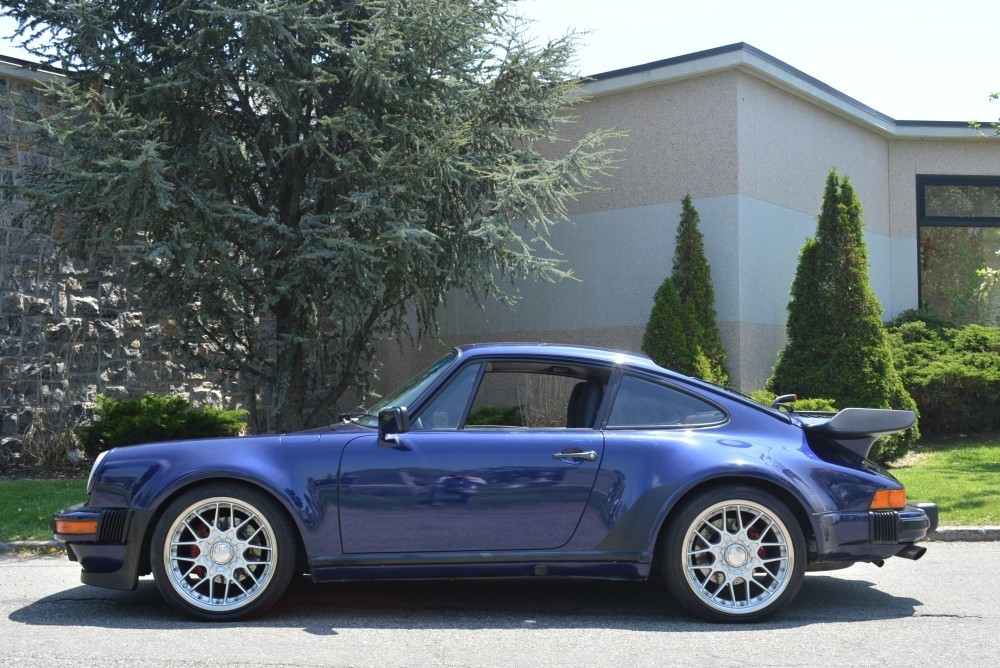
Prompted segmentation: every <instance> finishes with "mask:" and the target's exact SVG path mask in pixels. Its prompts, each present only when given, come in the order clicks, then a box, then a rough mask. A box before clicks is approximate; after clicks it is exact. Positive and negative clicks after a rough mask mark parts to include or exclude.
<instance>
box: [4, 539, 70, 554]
mask: <svg viewBox="0 0 1000 668" xmlns="http://www.w3.org/2000/svg"><path fill="white" fill-rule="evenodd" d="M65 547H66V544H65V543H64V542H62V541H61V540H15V541H11V542H9V543H0V554H9V553H11V552H23V551H24V550H51V549H53V548H55V549H57V550H62V549H65Z"/></svg>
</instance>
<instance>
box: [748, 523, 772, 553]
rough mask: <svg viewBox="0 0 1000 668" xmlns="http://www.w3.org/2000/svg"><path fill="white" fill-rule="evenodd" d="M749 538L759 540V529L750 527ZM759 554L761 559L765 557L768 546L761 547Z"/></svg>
mask: <svg viewBox="0 0 1000 668" xmlns="http://www.w3.org/2000/svg"><path fill="white" fill-rule="evenodd" d="M747 538H749V539H750V540H757V539H758V538H760V532H759V531H757V530H756V529H748V530H747ZM757 556H758V557H760V558H761V559H763V558H764V557H766V556H767V548H765V547H761V548H760V549H759V550H757Z"/></svg>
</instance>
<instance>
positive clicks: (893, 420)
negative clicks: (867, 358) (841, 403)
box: [802, 408, 917, 458]
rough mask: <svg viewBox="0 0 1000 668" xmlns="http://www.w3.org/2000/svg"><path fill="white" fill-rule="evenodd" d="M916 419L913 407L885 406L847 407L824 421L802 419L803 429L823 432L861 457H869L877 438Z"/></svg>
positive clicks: (825, 435)
mask: <svg viewBox="0 0 1000 668" xmlns="http://www.w3.org/2000/svg"><path fill="white" fill-rule="evenodd" d="M916 421H917V414H916V413H914V412H913V411H894V410H888V409H882V408H845V409H844V410H842V411H840V412H839V413H837V414H835V415H834V416H833V417H831V418H829V419H825V420H822V421H817V420H803V421H802V422H803V425H802V427H803V429H805V430H806V431H807V432H808V433H810V434H816V435H819V436H824V437H826V438H828V439H830V440H833V441H835V442H836V443H838V444H840V445H842V446H843V447H845V448H847V449H848V450H850V451H851V452H853V453H855V454H856V455H858V456H859V457H865V458H867V457H868V453H869V452H871V449H872V445H874V444H875V441H877V440H878V439H880V438H882V437H883V436H887V435H889V434H895V433H896V432H898V431H903V430H904V429H906V428H908V427H910V426H911V425H912V424H913V423H914V422H916Z"/></svg>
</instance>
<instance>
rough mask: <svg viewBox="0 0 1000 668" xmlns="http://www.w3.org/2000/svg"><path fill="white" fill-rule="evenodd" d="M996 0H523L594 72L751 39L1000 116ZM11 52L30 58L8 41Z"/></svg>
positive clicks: (907, 116)
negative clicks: (575, 42) (575, 39)
mask: <svg viewBox="0 0 1000 668" xmlns="http://www.w3.org/2000/svg"><path fill="white" fill-rule="evenodd" d="M997 7H998V5H997V2H996V0H991V1H990V2H986V1H983V0H963V2H956V3H954V4H952V3H949V2H942V1H941V0H935V1H934V2H931V1H930V0H836V1H835V2H818V1H817V0H708V1H705V0H702V1H701V2H699V1H698V0H688V1H687V2H676V1H672V0H521V2H519V3H517V5H516V11H518V12H519V13H521V14H522V15H523V16H524V17H525V18H528V19H530V20H532V21H533V23H532V24H531V26H530V28H529V30H530V31H531V32H532V33H533V34H534V35H536V36H537V37H538V39H540V40H544V39H546V38H548V37H550V36H562V35H564V34H565V33H566V32H567V31H568V30H576V31H579V32H584V33H586V34H584V35H581V36H580V41H579V48H578V62H577V67H578V68H579V73H580V74H583V75H588V74H597V73H600V72H607V71H610V70H614V69H619V68H622V67H631V66H633V65H641V64H643V63H649V62H653V61H656V60H662V59H664V58H671V57H674V56H681V55H685V54H688V53H694V52H696V51H702V50H704V49H711V48H714V47H717V46H724V45H726V44H733V43H735V42H746V43H748V44H751V45H753V46H755V47H757V48H758V49H761V50H762V51H765V52H767V53H769V54H771V55H772V56H774V57H775V58H778V59H780V60H783V61H785V62H786V63H788V64H789V65H791V66H792V67H795V68H797V69H799V70H801V71H803V72H805V73H806V74H809V75H811V76H813V77H815V78H817V79H819V80H820V81H822V82H823V83H825V84H827V85H829V86H832V87H834V88H836V89H838V90H840V91H841V92H843V93H845V94H847V95H849V96H851V97H853V98H855V99H857V100H858V101H860V102H862V103H863V104H866V105H868V106H870V107H872V108H874V109H876V110H878V111H880V112H882V113H884V114H887V115H889V116H891V117H893V118H895V119H897V120H940V121H970V120H978V121H995V120H997V119H998V118H1000V102H992V103H991V102H990V99H989V96H990V93H993V92H997V91H1000V67H998V65H1000V21H997ZM12 32H13V24H12V23H11V22H10V21H9V20H7V19H2V20H0V53H2V54H4V55H9V56H17V57H22V58H25V57H28V56H26V54H24V52H22V51H20V50H19V49H17V48H16V47H15V46H14V45H12V44H11V43H10V42H9V41H8V40H7V39H4V38H6V37H9V36H10V35H11V33H12Z"/></svg>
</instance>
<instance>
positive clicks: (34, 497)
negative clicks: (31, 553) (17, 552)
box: [0, 480, 87, 543]
mask: <svg viewBox="0 0 1000 668" xmlns="http://www.w3.org/2000/svg"><path fill="white" fill-rule="evenodd" d="M86 500H87V481H86V480H0V543H5V542H8V541H12V540H50V539H51V538H52V529H51V528H50V527H49V521H50V520H51V519H52V513H54V512H55V511H57V510H59V509H60V508H66V507H67V506H72V505H74V504H77V503H80V502H81V501H86Z"/></svg>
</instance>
